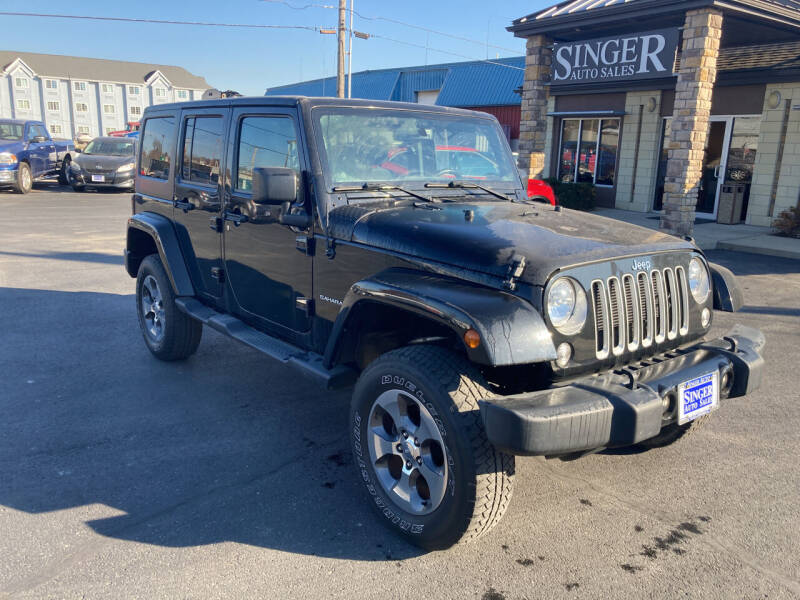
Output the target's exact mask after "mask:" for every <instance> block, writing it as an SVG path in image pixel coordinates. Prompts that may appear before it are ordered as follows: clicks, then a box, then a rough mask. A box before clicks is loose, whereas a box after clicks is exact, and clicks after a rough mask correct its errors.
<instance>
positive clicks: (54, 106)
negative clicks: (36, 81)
mask: <svg viewBox="0 0 800 600" xmlns="http://www.w3.org/2000/svg"><path fill="white" fill-rule="evenodd" d="M47 110H50V111H53V112H58V111H59V110H61V103H60V102H56V101H55V100H48V101H47Z"/></svg>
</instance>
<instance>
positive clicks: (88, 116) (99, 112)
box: [0, 50, 211, 138]
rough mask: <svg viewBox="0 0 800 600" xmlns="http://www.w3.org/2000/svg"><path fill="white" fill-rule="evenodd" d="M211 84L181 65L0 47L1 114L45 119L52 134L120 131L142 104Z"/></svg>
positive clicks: (197, 92) (193, 93)
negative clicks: (62, 54) (19, 50)
mask: <svg viewBox="0 0 800 600" xmlns="http://www.w3.org/2000/svg"><path fill="white" fill-rule="evenodd" d="M210 87H211V86H210V85H209V84H208V83H207V82H206V80H205V79H204V78H202V77H198V76H197V75H193V74H191V73H189V72H188V71H187V70H186V69H183V68H181V67H174V66H167V65H152V64H145V63H136V62H125V61H116V60H103V59H97V58H81V57H78V56H59V55H54V54H35V53H32V52H15V51H13V50H0V118H12V119H33V120H38V121H44V123H45V124H46V125H47V129H48V130H49V131H50V133H51V134H52V135H53V137H64V138H75V137H77V136H78V135H81V134H87V135H91V136H97V135H106V134H107V133H108V132H110V131H119V130H124V129H126V128H127V123H128V122H129V121H138V120H139V119H140V118H141V116H142V112H143V111H144V109H145V107H147V106H150V105H151V104H163V103H166V102H181V101H183V100H199V99H200V98H201V97H202V95H203V92H204V91H206V90H207V89H209V88H210Z"/></svg>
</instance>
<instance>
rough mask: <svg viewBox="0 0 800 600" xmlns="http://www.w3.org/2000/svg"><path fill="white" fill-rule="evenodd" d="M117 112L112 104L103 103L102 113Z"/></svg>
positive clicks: (111, 113) (110, 113)
mask: <svg viewBox="0 0 800 600" xmlns="http://www.w3.org/2000/svg"><path fill="white" fill-rule="evenodd" d="M115 112H117V108H116V107H115V106H114V105H113V104H103V113H105V114H107V115H113V114H114V113H115Z"/></svg>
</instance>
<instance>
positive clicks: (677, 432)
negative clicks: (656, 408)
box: [637, 415, 710, 450]
mask: <svg viewBox="0 0 800 600" xmlns="http://www.w3.org/2000/svg"><path fill="white" fill-rule="evenodd" d="M709 416H710V415H703V416H702V417H699V418H697V419H695V420H694V421H690V422H689V423H684V424H683V425H678V424H677V423H672V424H671V425H667V426H666V427H664V428H663V429H662V430H661V433H659V434H658V435H657V436H655V437H652V438H650V439H649V440H644V441H641V442H639V443H638V444H637V445H638V446H639V447H641V448H646V449H648V450H650V449H653V448H664V447H666V446H671V445H672V444H674V443H675V442H677V441H678V440H682V439H684V438H687V437H689V436H690V435H692V434H693V433H696V432H697V431H698V430H699V429H701V428H702V427H703V426H704V425H705V424H706V423H707V422H708V418H709Z"/></svg>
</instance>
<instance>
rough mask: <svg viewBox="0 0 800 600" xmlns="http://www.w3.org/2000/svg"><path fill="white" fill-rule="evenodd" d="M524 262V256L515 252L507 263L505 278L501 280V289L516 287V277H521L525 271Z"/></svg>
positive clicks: (511, 290) (510, 289)
mask: <svg viewBox="0 0 800 600" xmlns="http://www.w3.org/2000/svg"><path fill="white" fill-rule="evenodd" d="M526 262H527V261H526V260H525V257H524V256H522V255H521V254H515V255H514V256H512V257H511V262H509V263H508V270H507V271H506V278H505V279H504V280H503V289H506V290H508V291H509V292H513V291H514V290H516V289H517V279H519V278H520V277H522V274H523V273H524V272H525V265H526Z"/></svg>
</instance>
